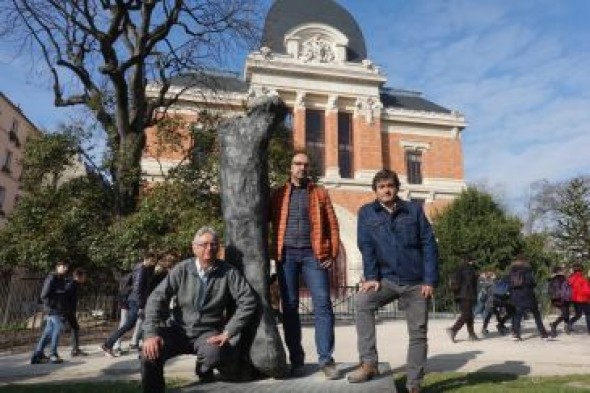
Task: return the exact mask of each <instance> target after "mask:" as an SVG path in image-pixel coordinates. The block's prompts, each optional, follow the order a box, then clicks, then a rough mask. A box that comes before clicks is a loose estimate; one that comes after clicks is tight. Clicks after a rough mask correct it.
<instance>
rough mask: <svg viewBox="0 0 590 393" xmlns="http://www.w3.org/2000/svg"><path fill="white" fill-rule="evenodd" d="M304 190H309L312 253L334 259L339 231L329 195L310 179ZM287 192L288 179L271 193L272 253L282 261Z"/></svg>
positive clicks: (287, 200)
mask: <svg viewBox="0 0 590 393" xmlns="http://www.w3.org/2000/svg"><path fill="white" fill-rule="evenodd" d="M307 191H308V193H309V222H310V224H311V248H312V250H313V254H314V256H315V257H316V258H317V259H318V260H320V261H323V260H325V259H329V258H331V259H336V257H337V256H338V251H339V248H340V232H339V229H338V219H337V218H336V213H334V207H333V206H332V202H331V201H330V196H329V195H328V192H327V191H326V190H325V189H324V188H323V187H321V186H318V185H316V184H313V183H312V182H309V183H308V184H307ZM290 196H291V183H287V184H285V185H284V186H282V187H281V188H279V189H278V190H276V191H275V192H274V194H273V196H272V197H271V209H272V210H271V217H272V224H273V245H272V255H273V257H275V258H276V260H277V261H281V260H282V258H283V246H284V240H285V230H286V229H287V215H288V213H289V198H290Z"/></svg>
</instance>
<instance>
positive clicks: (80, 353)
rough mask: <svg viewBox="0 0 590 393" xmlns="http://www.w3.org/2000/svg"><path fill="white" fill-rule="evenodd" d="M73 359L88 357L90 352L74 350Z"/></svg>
mask: <svg viewBox="0 0 590 393" xmlns="http://www.w3.org/2000/svg"><path fill="white" fill-rule="evenodd" d="M70 355H72V357H73V358H75V357H76V356H88V352H85V351H83V350H81V349H80V348H76V349H72V352H71V354H70Z"/></svg>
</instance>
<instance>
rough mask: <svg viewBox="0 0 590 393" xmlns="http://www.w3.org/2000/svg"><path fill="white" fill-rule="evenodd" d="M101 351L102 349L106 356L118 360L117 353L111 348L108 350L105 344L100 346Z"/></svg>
mask: <svg viewBox="0 0 590 393" xmlns="http://www.w3.org/2000/svg"><path fill="white" fill-rule="evenodd" d="M100 349H102V351H103V352H104V355H105V356H107V357H109V358H116V357H117V355H115V352H113V350H112V349H111V348H107V346H106V345H104V344H102V345H101V346H100Z"/></svg>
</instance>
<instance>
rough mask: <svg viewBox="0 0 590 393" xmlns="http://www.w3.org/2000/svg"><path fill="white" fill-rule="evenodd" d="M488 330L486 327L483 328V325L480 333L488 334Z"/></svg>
mask: <svg viewBox="0 0 590 393" xmlns="http://www.w3.org/2000/svg"><path fill="white" fill-rule="evenodd" d="M489 332H490V331H489V330H488V328H485V327H484V328H481V334H483V335H484V336H485V335H486V334H488V333H489Z"/></svg>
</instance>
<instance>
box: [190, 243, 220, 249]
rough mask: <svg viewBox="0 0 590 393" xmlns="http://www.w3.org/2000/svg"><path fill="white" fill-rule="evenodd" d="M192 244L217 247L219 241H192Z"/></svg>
mask: <svg viewBox="0 0 590 393" xmlns="http://www.w3.org/2000/svg"><path fill="white" fill-rule="evenodd" d="M193 244H196V245H197V246H199V247H201V248H207V247H209V248H217V247H219V243H216V242H212V243H207V242H194V243H193Z"/></svg>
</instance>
